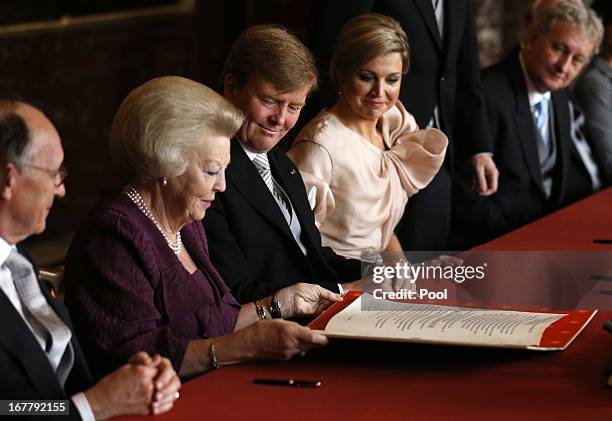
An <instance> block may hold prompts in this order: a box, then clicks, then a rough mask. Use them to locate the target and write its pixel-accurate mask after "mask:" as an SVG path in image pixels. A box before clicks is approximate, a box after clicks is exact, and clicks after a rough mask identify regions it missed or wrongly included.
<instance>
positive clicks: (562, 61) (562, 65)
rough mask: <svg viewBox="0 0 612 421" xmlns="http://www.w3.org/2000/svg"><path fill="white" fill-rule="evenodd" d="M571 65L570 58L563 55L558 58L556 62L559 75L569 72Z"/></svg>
mask: <svg viewBox="0 0 612 421" xmlns="http://www.w3.org/2000/svg"><path fill="white" fill-rule="evenodd" d="M571 63H572V59H571V57H570V56H569V55H567V54H565V55H563V56H561V57H560V58H559V61H557V70H558V71H559V72H560V73H567V72H568V71H569V68H570V65H571Z"/></svg>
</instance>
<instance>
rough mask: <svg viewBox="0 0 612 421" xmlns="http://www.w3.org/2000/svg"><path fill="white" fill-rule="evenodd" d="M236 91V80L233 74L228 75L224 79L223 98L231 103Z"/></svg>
mask: <svg viewBox="0 0 612 421" xmlns="http://www.w3.org/2000/svg"><path fill="white" fill-rule="evenodd" d="M234 89H236V78H234V75H233V74H231V73H228V74H226V75H225V77H224V78H223V96H224V97H225V98H227V99H228V100H230V101H231V100H232V98H233V96H234Z"/></svg>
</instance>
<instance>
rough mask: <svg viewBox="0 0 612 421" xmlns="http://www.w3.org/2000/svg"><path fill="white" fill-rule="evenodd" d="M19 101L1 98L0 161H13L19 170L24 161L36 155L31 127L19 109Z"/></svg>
mask: <svg viewBox="0 0 612 421" xmlns="http://www.w3.org/2000/svg"><path fill="white" fill-rule="evenodd" d="M18 107H19V103H18V102H17V101H11V100H0V162H1V163H2V164H5V163H7V162H12V163H13V165H15V167H16V168H17V170H19V171H23V170H24V166H23V165H22V163H24V162H26V161H30V160H31V159H33V158H34V156H35V155H36V152H37V150H36V148H35V147H34V146H33V143H32V136H31V134H30V129H29V128H28V125H27V124H26V122H25V120H24V119H23V117H22V116H21V115H20V114H19V111H18Z"/></svg>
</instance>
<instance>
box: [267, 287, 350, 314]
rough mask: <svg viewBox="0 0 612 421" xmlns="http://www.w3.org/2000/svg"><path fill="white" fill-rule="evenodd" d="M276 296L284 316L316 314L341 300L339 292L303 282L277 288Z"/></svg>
mask: <svg viewBox="0 0 612 421" xmlns="http://www.w3.org/2000/svg"><path fill="white" fill-rule="evenodd" d="M276 298H277V299H278V301H279V302H280V304H281V313H282V315H283V317H284V318H289V317H297V316H311V315H312V316H316V315H318V314H320V313H321V312H322V311H323V310H325V309H326V308H327V307H329V306H330V305H331V304H333V303H335V302H336V301H342V297H341V296H340V294H336V293H334V292H331V291H329V290H327V289H325V288H323V287H320V286H319V285H315V284H306V283H303V282H300V283H298V284H294V285H291V286H289V287H287V288H283V289H281V290H279V291H278V292H277V293H276Z"/></svg>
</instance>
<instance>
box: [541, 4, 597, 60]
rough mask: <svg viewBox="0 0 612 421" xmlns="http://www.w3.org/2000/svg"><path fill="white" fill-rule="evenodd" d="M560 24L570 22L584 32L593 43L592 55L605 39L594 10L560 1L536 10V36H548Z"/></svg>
mask: <svg viewBox="0 0 612 421" xmlns="http://www.w3.org/2000/svg"><path fill="white" fill-rule="evenodd" d="M558 22H569V23H571V24H573V25H575V26H577V27H578V28H580V29H581V30H583V31H584V32H585V33H586V34H587V36H588V37H589V39H590V40H591V42H592V43H593V51H592V53H595V52H597V48H598V47H599V45H600V44H601V40H602V38H603V25H602V23H601V19H599V17H597V15H596V14H595V12H593V10H591V9H588V8H586V7H584V5H583V4H581V3H577V2H576V1H572V0H563V1H559V2H557V3H553V4H550V5H547V6H545V7H541V8H538V9H536V14H535V15H534V16H533V30H534V31H535V33H536V34H541V35H543V34H548V33H549V32H550V31H552V29H553V28H554V26H555V25H556V24H557V23H558Z"/></svg>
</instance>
